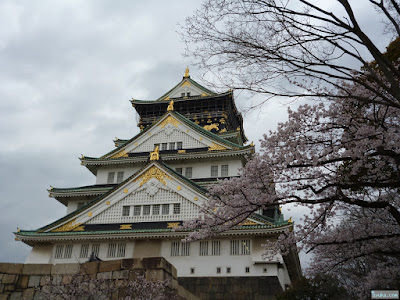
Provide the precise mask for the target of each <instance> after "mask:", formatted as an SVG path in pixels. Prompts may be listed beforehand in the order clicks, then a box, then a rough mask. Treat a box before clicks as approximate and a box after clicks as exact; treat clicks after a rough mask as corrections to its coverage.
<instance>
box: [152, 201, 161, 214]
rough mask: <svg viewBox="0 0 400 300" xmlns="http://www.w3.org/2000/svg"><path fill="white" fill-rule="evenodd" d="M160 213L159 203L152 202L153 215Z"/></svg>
mask: <svg viewBox="0 0 400 300" xmlns="http://www.w3.org/2000/svg"><path fill="white" fill-rule="evenodd" d="M159 214H160V204H154V205H153V215H159Z"/></svg>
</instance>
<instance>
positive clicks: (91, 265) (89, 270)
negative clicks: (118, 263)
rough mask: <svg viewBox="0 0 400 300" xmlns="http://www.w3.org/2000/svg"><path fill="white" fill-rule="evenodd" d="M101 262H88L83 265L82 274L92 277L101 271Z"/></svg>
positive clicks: (80, 270) (80, 271)
mask: <svg viewBox="0 0 400 300" xmlns="http://www.w3.org/2000/svg"><path fill="white" fill-rule="evenodd" d="M99 264H100V263H99V262H87V263H84V264H82V265H81V267H80V269H79V273H80V274H86V275H92V274H96V273H97V272H98V271H99Z"/></svg>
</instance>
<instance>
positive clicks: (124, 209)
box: [122, 206, 131, 217]
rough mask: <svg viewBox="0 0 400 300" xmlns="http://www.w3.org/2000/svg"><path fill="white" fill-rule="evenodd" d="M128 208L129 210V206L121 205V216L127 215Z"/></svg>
mask: <svg viewBox="0 0 400 300" xmlns="http://www.w3.org/2000/svg"><path fill="white" fill-rule="evenodd" d="M130 210H131V207H130V206H122V216H123V217H127V216H129V212H130Z"/></svg>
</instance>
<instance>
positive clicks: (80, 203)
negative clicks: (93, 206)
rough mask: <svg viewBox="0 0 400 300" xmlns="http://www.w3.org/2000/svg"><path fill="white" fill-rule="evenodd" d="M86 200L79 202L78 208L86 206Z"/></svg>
mask: <svg viewBox="0 0 400 300" xmlns="http://www.w3.org/2000/svg"><path fill="white" fill-rule="evenodd" d="M85 204H86V202H78V209H80V208H82V207H84V206H85Z"/></svg>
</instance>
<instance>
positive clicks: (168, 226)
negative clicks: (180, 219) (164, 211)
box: [167, 223, 179, 228]
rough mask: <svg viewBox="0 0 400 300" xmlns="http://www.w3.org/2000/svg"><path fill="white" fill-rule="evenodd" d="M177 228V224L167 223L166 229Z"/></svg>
mask: <svg viewBox="0 0 400 300" xmlns="http://www.w3.org/2000/svg"><path fill="white" fill-rule="evenodd" d="M177 227H179V223H168V224H167V228H177Z"/></svg>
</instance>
